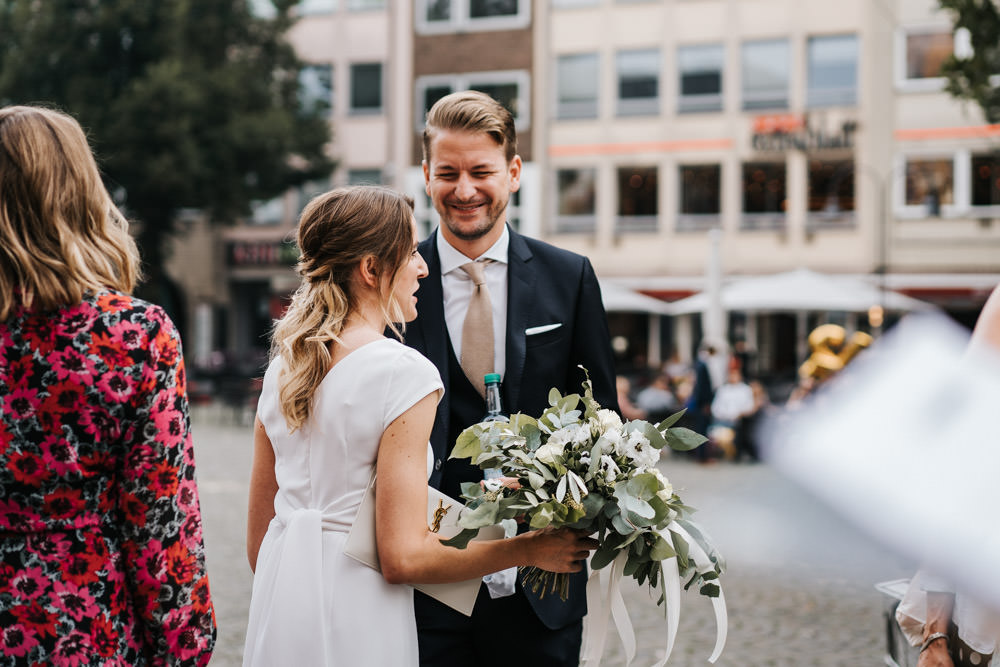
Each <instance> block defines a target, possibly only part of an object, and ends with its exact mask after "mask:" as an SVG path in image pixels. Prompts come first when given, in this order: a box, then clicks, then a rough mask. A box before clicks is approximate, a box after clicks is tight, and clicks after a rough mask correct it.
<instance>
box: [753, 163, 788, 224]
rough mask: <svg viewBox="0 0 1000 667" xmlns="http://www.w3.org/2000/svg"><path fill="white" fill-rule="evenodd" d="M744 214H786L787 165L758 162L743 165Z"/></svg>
mask: <svg viewBox="0 0 1000 667" xmlns="http://www.w3.org/2000/svg"><path fill="white" fill-rule="evenodd" d="M743 212H744V213H782V214H783V213H784V212H785V165H784V163H778V162H756V163H747V164H744V165H743Z"/></svg>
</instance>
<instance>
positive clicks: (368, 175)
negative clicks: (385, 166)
mask: <svg viewBox="0 0 1000 667" xmlns="http://www.w3.org/2000/svg"><path fill="white" fill-rule="evenodd" d="M347 184H348V185H381V184H382V170H381V169H348V170H347Z"/></svg>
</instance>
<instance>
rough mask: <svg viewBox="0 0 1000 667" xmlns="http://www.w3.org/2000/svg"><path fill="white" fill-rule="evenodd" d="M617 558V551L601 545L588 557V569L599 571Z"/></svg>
mask: <svg viewBox="0 0 1000 667" xmlns="http://www.w3.org/2000/svg"><path fill="white" fill-rule="evenodd" d="M617 556H618V549H615V548H613V547H608V546H607V545H606V544H602V545H601V546H599V547H598V548H597V550H596V551H595V552H594V555H593V556H591V557H590V567H591V568H593V569H595V570H600V569H601V568H602V567H605V566H607V565H609V564H610V563H611V562H612V561H613V560H614V559H615V558H616V557H617Z"/></svg>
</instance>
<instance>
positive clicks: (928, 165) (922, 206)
mask: <svg viewBox="0 0 1000 667" xmlns="http://www.w3.org/2000/svg"><path fill="white" fill-rule="evenodd" d="M954 166H955V165H954V160H952V159H951V158H907V160H906V189H905V191H904V192H905V194H904V196H905V199H904V201H903V203H904V205H906V206H916V207H919V208H918V209H916V210H918V211H920V214H921V215H924V216H927V215H931V216H935V217H936V216H938V215H940V214H941V206H942V205H945V204H947V205H949V206H950V205H951V204H954V203H955V199H954V197H955V183H954Z"/></svg>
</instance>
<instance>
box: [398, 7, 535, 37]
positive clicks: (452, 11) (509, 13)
mask: <svg viewBox="0 0 1000 667" xmlns="http://www.w3.org/2000/svg"><path fill="white" fill-rule="evenodd" d="M414 12H415V14H414V18H415V20H416V28H417V32H418V33H419V34H422V35H426V34H434V33H444V32H457V31H461V30H512V29H517V28H525V27H527V26H528V25H529V24H530V23H531V0H416V4H415V9H414Z"/></svg>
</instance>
